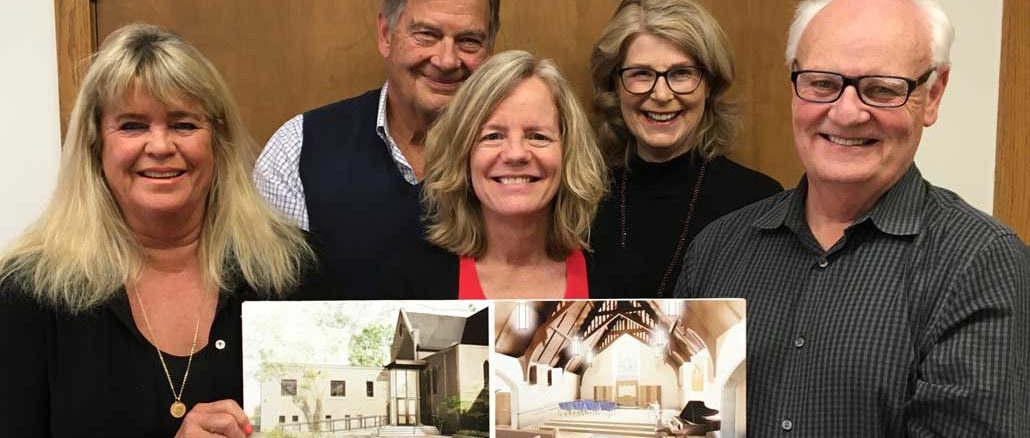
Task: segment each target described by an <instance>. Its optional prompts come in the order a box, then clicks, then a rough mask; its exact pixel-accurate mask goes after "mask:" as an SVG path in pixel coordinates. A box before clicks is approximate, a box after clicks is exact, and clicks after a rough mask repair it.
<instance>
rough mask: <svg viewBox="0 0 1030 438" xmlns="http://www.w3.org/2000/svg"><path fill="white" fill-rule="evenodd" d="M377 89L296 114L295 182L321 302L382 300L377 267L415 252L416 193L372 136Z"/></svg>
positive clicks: (417, 239)
mask: <svg viewBox="0 0 1030 438" xmlns="http://www.w3.org/2000/svg"><path fill="white" fill-rule="evenodd" d="M379 96H380V90H372V91H369V92H367V93H365V94H362V95H360V96H357V97H354V98H351V99H347V100H343V101H340V102H336V103H333V104H330V105H326V106H324V107H321V108H318V109H314V110H311V111H309V112H307V113H305V114H304V128H303V129H304V147H303V148H302V149H301V155H300V168H299V171H300V178H301V181H302V183H303V184H304V198H305V204H306V205H307V209H308V223H309V225H310V230H309V231H310V232H311V234H312V236H313V238H314V239H315V240H316V241H317V243H318V244H319V245H320V246H321V247H320V248H321V251H320V253H319V258H320V262H321V264H322V271H321V274H322V275H323V278H322V279H321V280H320V281H321V282H323V283H324V284H326V285H329V286H330V287H331V289H327V290H330V291H334V292H333V293H332V294H330V296H327V297H325V298H328V299H390V298H414V297H405V296H384V295H383V294H382V286H383V284H382V280H383V279H382V276H381V273H382V269H381V266H382V265H383V264H384V262H386V261H387V260H390V259H391V258H392V257H393V255H395V254H397V253H407V252H411V251H414V250H417V249H418V248H420V246H419V242H421V241H422V234H423V226H422V222H421V220H420V216H421V206H420V203H419V199H418V197H419V188H420V187H421V185H412V184H409V183H408V182H407V181H406V180H405V179H404V176H403V175H401V172H400V170H398V169H397V165H396V162H394V160H393V158H392V156H391V154H390V150H389V148H388V146H387V145H386V144H385V143H384V142H383V139H382V138H380V137H379V135H378V134H377V133H376V115H377V113H378V105H379Z"/></svg>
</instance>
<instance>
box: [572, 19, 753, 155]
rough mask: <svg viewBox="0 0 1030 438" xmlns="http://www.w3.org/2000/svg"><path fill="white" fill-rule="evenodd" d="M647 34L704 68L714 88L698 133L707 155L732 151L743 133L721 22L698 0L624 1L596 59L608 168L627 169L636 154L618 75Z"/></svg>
mask: <svg viewBox="0 0 1030 438" xmlns="http://www.w3.org/2000/svg"><path fill="white" fill-rule="evenodd" d="M641 34H650V35H655V36H658V37H662V38H665V39H667V40H669V41H671V42H673V43H674V44H676V45H677V46H679V47H680V48H681V49H683V51H685V52H686V53H688V54H689V55H690V56H691V57H692V58H694V60H695V61H697V62H698V63H700V64H701V67H702V68H703V69H704V72H705V73H704V80H705V81H706V82H707V84H708V95H707V96H705V110H704V114H702V116H701V121H700V122H699V123H698V126H697V128H696V131H695V132H694V135H693V137H692V138H693V140H694V144H688V145H685V146H686V147H687V151H689V150H691V149H694V148H697V149H698V151H699V152H700V154H701V156H703V157H705V158H713V157H716V156H719V155H725V154H727V153H729V150H730V149H731V147H732V144H733V141H734V139H736V136H737V133H738V131H739V119H740V116H739V109H738V107H737V104H736V103H734V102H733V101H731V100H730V99H729V97H728V96H727V95H726V90H728V89H729V88H730V85H731V84H732V82H733V75H734V67H733V53H732V51H731V50H730V45H729V40H728V39H727V38H726V34H725V33H724V32H723V30H722V28H721V27H720V26H719V23H718V22H717V21H715V18H714V17H712V15H711V14H710V13H708V11H706V10H705V9H704V8H702V7H701V6H700V5H699V4H697V3H695V2H694V1H693V0H623V2H622V3H620V4H619V7H618V9H616V11H615V15H614V16H613V17H612V20H611V21H610V22H609V23H608V26H607V27H605V29H604V31H603V32H602V33H601V37H600V38H599V39H598V40H597V43H596V44H595V45H594V49H593V52H592V53H591V56H590V71H591V78H592V79H593V84H594V109H595V110H597V112H598V113H599V115H600V117H601V123H600V126H599V127H598V138H599V139H600V142H601V146H602V147H603V148H604V150H605V155H606V158H607V159H608V164H609V165H611V166H616V167H618V166H626V165H627V164H628V163H629V159H630V157H631V156H632V154H633V153H634V151H635V150H636V141H637V140H636V138H635V137H634V136H633V133H632V132H630V130H629V128H628V127H626V121H625V120H624V119H623V118H622V107H621V103H620V101H619V94H618V90H617V89H616V87H619V86H620V85H619V79H618V75H617V73H616V71H617V70H618V69H619V67H620V66H621V65H622V62H623V60H625V58H626V49H627V47H629V45H630V43H631V42H632V41H633V40H634V39H635V38H636V37H637V36H638V35H641Z"/></svg>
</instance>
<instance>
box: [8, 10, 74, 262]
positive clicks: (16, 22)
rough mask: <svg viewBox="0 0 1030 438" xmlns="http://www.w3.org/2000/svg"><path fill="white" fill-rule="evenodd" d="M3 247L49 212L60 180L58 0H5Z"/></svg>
mask: <svg viewBox="0 0 1030 438" xmlns="http://www.w3.org/2000/svg"><path fill="white" fill-rule="evenodd" d="M0 3H2V6H3V11H4V13H3V14H0V59H3V60H4V68H2V69H0V205H2V206H3V207H0V210H2V211H3V213H2V214H0V247H4V246H6V245H7V244H8V243H9V242H10V241H11V239H13V238H14V237H15V236H17V235H18V234H20V233H21V231H22V230H23V229H24V228H25V227H26V226H27V225H28V224H29V223H30V222H31V221H32V220H33V219H34V218H36V217H37V216H38V215H39V214H40V212H42V210H43V206H44V204H45V203H46V201H47V199H49V197H50V193H51V191H53V188H54V185H55V182H56V181H57V162H58V155H59V154H60V150H61V148H60V142H61V136H60V130H61V128H60V116H59V115H58V114H59V110H58V102H57V48H56V41H57V39H56V37H55V34H54V2H52V1H48V0H47V1H22V2H17V3H15V2H10V3H11V4H8V2H7V1H4V2H0Z"/></svg>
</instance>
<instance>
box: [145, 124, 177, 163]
mask: <svg viewBox="0 0 1030 438" xmlns="http://www.w3.org/2000/svg"><path fill="white" fill-rule="evenodd" d="M144 151H145V152H146V153H147V154H148V155H151V156H157V157H163V156H168V155H172V154H174V153H175V140H174V139H173V138H172V135H171V132H170V131H169V130H168V129H167V128H164V127H154V126H152V127H151V128H150V136H149V138H147V143H146V144H145V145H144Z"/></svg>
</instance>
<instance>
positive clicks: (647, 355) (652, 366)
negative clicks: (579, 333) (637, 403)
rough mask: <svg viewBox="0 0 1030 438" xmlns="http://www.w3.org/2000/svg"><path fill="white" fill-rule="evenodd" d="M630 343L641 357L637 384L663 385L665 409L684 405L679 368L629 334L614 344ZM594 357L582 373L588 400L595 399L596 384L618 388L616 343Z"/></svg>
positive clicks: (662, 402) (582, 394) (582, 393)
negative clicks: (616, 379) (674, 367)
mask: <svg viewBox="0 0 1030 438" xmlns="http://www.w3.org/2000/svg"><path fill="white" fill-rule="evenodd" d="M621 342H628V343H631V344H632V345H635V346H636V347H637V350H636V354H637V355H639V357H640V367H639V368H638V371H639V372H640V376H639V377H638V379H637V384H638V385H656V386H661V387H662V399H661V405H662V408H665V409H677V408H678V407H680V406H682V404H681V403H679V401H680V398H681V397H682V396H681V394H680V389H681V388H680V385H679V382H678V381H677V380H676V370H675V369H673V368H672V366H670V365H669V364H668V363H666V362H665V357H664V356H661V357H655V355H654V350H653V349H652V348H651V347H649V346H646V345H644V344H643V343H641V342H640V341H638V340H636V339H635V338H632V337H630V336H625V337H623V338H620V339H619V340H618V341H616V342H615V344H618V343H621ZM615 344H613V345H612V346H611V347H608V349H606V350H604V351H603V352H601V353H600V354H598V355H596V356H594V361H593V363H592V364H591V365H590V368H587V369H586V371H584V372H583V384H582V387H581V388H582V390H581V396H582V398H585V399H592V398H594V387H595V386H611V387H612V388H613V390H615V391H617V389H615V371H614V367H615V356H616V354H618V351H616V350H617V348H616V345H615Z"/></svg>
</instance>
